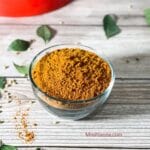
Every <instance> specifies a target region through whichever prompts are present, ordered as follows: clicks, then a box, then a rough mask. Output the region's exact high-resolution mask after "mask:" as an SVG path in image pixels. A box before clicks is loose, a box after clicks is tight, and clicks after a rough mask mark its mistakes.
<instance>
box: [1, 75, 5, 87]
mask: <svg viewBox="0 0 150 150" xmlns="http://www.w3.org/2000/svg"><path fill="white" fill-rule="evenodd" d="M5 84H6V78H5V77H0V89H4V88H5Z"/></svg>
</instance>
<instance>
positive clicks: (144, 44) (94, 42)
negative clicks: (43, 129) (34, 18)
mask: <svg viewBox="0 0 150 150" xmlns="http://www.w3.org/2000/svg"><path fill="white" fill-rule="evenodd" d="M37 27H38V26H36V25H30V26H26V25H19V26H16V25H3V26H0V41H1V42H0V47H1V51H0V59H1V61H0V68H1V73H0V74H1V75H2V76H21V75H20V74H19V73H17V71H16V70H15V68H14V67H13V62H15V63H17V64H20V65H22V64H23V65H24V64H29V63H30V62H31V60H32V59H33V57H34V56H35V55H36V54H37V53H38V52H40V51H41V50H43V49H44V48H46V47H49V46H51V45H54V44H59V43H81V44H83V45H87V46H90V47H92V48H93V49H95V52H97V53H100V54H101V53H103V54H104V55H105V56H106V57H108V58H109V59H110V60H111V61H112V63H113V66H114V69H115V72H116V75H117V77H120V78H122V77H124V78H149V75H150V61H149V58H150V50H149V46H150V38H149V36H150V29H149V27H138V28H135V27H130V28H129V27H123V28H122V33H121V34H119V35H117V36H116V37H114V38H112V39H109V40H107V39H106V37H105V35H104V31H103V28H102V27H99V26H94V27H93V26H77V27H74V26H59V25H56V26H52V28H54V29H55V30H56V31H57V32H58V33H57V34H56V36H55V37H54V38H53V39H52V41H51V42H50V43H49V44H47V45H45V44H44V42H43V40H42V39H40V38H38V37H37V36H36V33H35V32H36V29H37ZM10 28H11V30H10ZM16 38H21V39H25V40H31V39H35V40H36V42H34V43H33V44H32V45H31V48H30V49H29V50H28V51H26V52H22V53H21V54H19V55H17V54H16V53H15V52H10V51H8V50H7V49H8V45H9V44H10V42H11V41H13V40H14V39H16ZM6 65H8V66H10V67H9V68H8V69H5V66H6Z"/></svg>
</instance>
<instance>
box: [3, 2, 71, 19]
mask: <svg viewBox="0 0 150 150" xmlns="http://www.w3.org/2000/svg"><path fill="white" fill-rule="evenodd" d="M70 1H71V0H0V16H13V17H17V16H31V15H38V14H41V13H44V12H48V11H51V10H54V9H57V8H59V7H62V6H64V5H65V4H67V3H68V2H70Z"/></svg>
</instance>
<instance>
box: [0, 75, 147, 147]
mask: <svg viewBox="0 0 150 150" xmlns="http://www.w3.org/2000/svg"><path fill="white" fill-rule="evenodd" d="M8 80H11V79H8ZM17 82H18V84H16V85H13V86H12V87H9V88H7V89H6V90H7V91H8V92H10V93H11V94H12V96H17V97H18V98H19V99H21V102H22V104H21V105H20V106H18V105H17V104H16V100H15V99H13V102H11V103H8V100H7V99H6V98H5V97H4V96H3V98H2V99H1V101H0V105H2V110H3V112H2V113H0V119H1V120H4V121H5V122H4V124H1V125H0V138H2V139H3V140H4V142H7V143H8V144H14V145H17V146H72V147H125V148H127V147H130V148H135V147H136V148H149V147H150V143H149V140H150V104H149V100H150V92H149V86H150V80H129V79H128V80H127V79H126V80H117V81H116V84H115V85H116V86H115V87H114V90H113V92H112V94H111V96H110V99H109V101H108V103H107V104H106V105H105V107H104V108H103V109H102V110H99V111H97V114H96V115H95V116H92V117H88V118H86V119H84V120H80V121H69V120H63V119H60V118H58V117H55V116H53V115H51V114H49V113H47V112H46V111H45V110H44V109H43V108H42V107H41V106H40V105H39V103H37V102H36V103H34V104H32V105H31V103H30V102H31V100H35V98H34V96H33V94H32V90H31V88H30V84H29V81H27V79H24V78H21V79H17ZM121 89H122V91H121ZM129 90H130V91H129ZM124 92H125V93H124ZM115 95H117V96H118V100H117V101H116V98H115V97H114V96H115ZM124 97H126V101H124ZM119 100H120V101H119ZM143 100H144V101H143ZM132 101H133V102H132ZM18 107H21V108H26V107H30V108H31V110H30V113H29V114H30V115H29V118H28V119H29V122H30V123H31V124H32V123H37V124H38V125H37V126H36V127H33V126H31V125H29V128H30V129H31V130H34V131H35V134H36V138H35V141H34V142H33V143H32V144H26V143H24V142H23V141H21V140H19V139H18V137H17V133H16V129H15V122H14V120H13V117H14V114H15V113H16V111H17V110H18V109H19V108H18ZM56 122H59V123H57V124H56ZM86 132H91V133H94V132H97V133H99V134H101V136H97V137H88V136H86ZM107 133H109V134H114V133H117V134H118V135H119V136H116V137H113V136H106V134H107Z"/></svg>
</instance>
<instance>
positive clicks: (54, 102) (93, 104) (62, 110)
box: [29, 44, 115, 120]
mask: <svg viewBox="0 0 150 150" xmlns="http://www.w3.org/2000/svg"><path fill="white" fill-rule="evenodd" d="M62 48H80V49H84V50H87V51H91V52H94V53H96V54H97V55H98V56H100V57H101V58H103V59H104V60H105V61H106V62H107V63H108V64H109V66H110V68H111V81H110V84H109V86H108V87H107V89H106V90H105V91H104V92H103V93H101V94H99V95H98V96H96V97H93V98H91V99H87V100H77V101H73V100H67V99H61V98H56V97H53V96H49V95H47V94H46V93H44V92H43V91H42V90H41V89H40V88H39V87H38V86H37V85H36V83H35V82H34V80H33V78H32V68H33V67H34V65H35V64H36V63H37V62H38V61H39V60H40V59H41V58H42V57H43V56H45V55H46V54H47V53H49V52H52V51H54V50H57V49H62ZM29 77H30V81H31V84H32V88H33V92H34V95H35V96H36V97H37V99H38V100H39V102H40V103H41V104H42V106H44V108H46V109H47V110H48V111H49V112H51V113H52V114H54V115H56V116H59V117H61V118H66V119H72V120H79V119H81V118H84V117H86V116H88V115H90V114H91V113H92V112H93V111H95V110H96V109H97V108H98V107H100V106H102V105H103V104H104V102H106V100H107V99H108V96H109V95H110V92H111V90H112V87H113V85H114V82H115V74H114V70H113V67H112V64H111V63H110V62H109V61H108V59H106V58H105V57H104V56H102V54H101V55H100V52H99V51H95V50H93V49H92V48H90V47H87V46H83V45H78V44H77V45H75V44H61V45H54V46H51V47H48V48H46V49H44V50H43V51H41V52H40V53H38V54H37V55H36V56H35V57H34V58H33V60H32V62H31V65H30V69H29Z"/></svg>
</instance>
